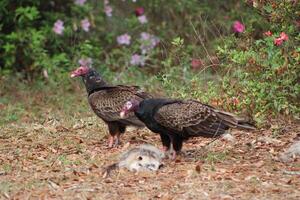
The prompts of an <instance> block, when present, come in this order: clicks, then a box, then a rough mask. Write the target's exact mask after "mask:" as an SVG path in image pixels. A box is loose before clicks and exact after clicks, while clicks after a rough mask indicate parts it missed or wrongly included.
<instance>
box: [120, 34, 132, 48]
mask: <svg viewBox="0 0 300 200" xmlns="http://www.w3.org/2000/svg"><path fill="white" fill-rule="evenodd" d="M130 40H131V36H130V35H128V34H127V33H125V34H123V35H120V36H118V37H117V42H118V43H119V44H120V45H123V44H124V45H130Z"/></svg>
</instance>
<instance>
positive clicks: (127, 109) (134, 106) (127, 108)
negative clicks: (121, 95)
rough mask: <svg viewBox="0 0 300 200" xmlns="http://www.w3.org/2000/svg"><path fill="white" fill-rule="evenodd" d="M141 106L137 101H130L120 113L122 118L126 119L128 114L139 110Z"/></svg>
mask: <svg viewBox="0 0 300 200" xmlns="http://www.w3.org/2000/svg"><path fill="white" fill-rule="evenodd" d="M139 105H140V102H139V101H138V100H136V99H131V100H130V101H127V102H126V103H125V104H124V106H123V108H122V110H121V112H120V117H121V118H126V116H127V115H128V113H130V112H134V111H136V110H137V109H138V108H139Z"/></svg>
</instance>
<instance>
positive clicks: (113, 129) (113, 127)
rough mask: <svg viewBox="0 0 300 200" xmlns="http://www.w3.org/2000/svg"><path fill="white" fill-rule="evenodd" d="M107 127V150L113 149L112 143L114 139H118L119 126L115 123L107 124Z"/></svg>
mask: <svg viewBox="0 0 300 200" xmlns="http://www.w3.org/2000/svg"><path fill="white" fill-rule="evenodd" d="M107 125H108V131H109V134H110V136H109V138H108V147H109V148H112V147H114V146H115V145H114V143H115V139H116V137H117V138H118V137H119V136H118V135H120V133H119V125H118V123H115V122H107Z"/></svg>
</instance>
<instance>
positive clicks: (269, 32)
mask: <svg viewBox="0 0 300 200" xmlns="http://www.w3.org/2000/svg"><path fill="white" fill-rule="evenodd" d="M264 35H265V36H268V37H270V36H272V35H273V33H272V32H271V31H266V32H264Z"/></svg>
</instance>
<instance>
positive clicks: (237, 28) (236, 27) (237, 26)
mask: <svg viewBox="0 0 300 200" xmlns="http://www.w3.org/2000/svg"><path fill="white" fill-rule="evenodd" d="M232 29H233V32H235V33H242V32H244V31H245V26H244V24H242V23H241V22H240V21H235V22H234V23H233V25H232Z"/></svg>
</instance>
